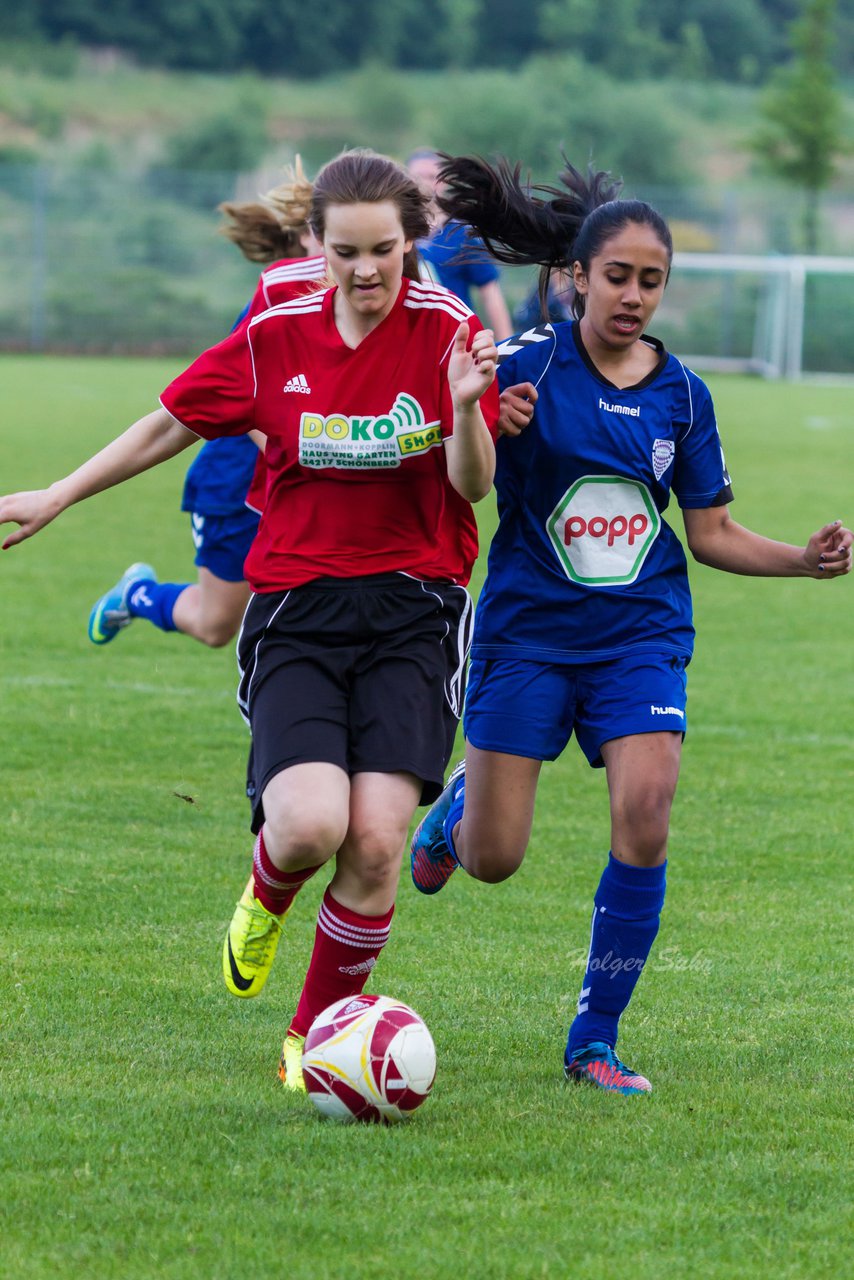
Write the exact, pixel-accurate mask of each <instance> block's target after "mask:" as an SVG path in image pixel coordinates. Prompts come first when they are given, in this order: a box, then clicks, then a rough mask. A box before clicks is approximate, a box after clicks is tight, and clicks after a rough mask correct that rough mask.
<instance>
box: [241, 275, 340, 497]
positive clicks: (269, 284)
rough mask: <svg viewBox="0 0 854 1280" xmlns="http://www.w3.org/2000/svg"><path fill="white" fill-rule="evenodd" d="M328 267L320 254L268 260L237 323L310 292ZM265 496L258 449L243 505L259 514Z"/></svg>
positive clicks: (263, 467) (263, 468)
mask: <svg viewBox="0 0 854 1280" xmlns="http://www.w3.org/2000/svg"><path fill="white" fill-rule="evenodd" d="M328 270H329V268H328V267H327V265H326V259H325V257H324V256H323V254H320V255H317V256H315V257H312V258H280V259H279V261H278V262H273V263H271V265H270V266H269V267H265V268H264V270H263V271H262V272H261V275H260V277H259V279H258V284H257V285H256V286H255V292H254V294H253V295H252V301H251V302H250V303H249V306H248V307H247V309H246V315H245V316H244V317H243V320H242V321H241V323H242V324H244V325H246V324H248V323H249V321H250V320H252V319H253V318H254V317H255V316H257V315H260V314H261V312H262V311H266V310H267V309H268V307H275V306H278V304H279V303H280V302H289V301H290V300H291V298H299V297H302V296H303V295H304V294H306V293H311V292H313V291H314V290H315V289H317V287H318V285H319V282H320V281H322V280H323V278H324V276H325V275H326V274H327V271H328ZM266 498H267V464H266V463H265V461H264V454H263V453H261V452H260V451H259V453H258V461H257V462H256V464H255V472H254V475H253V476H252V483H251V484H250V486H249V492H248V493H247V494H246V505H247V507H249V508H250V510H252V511H257V512H258V513H259V514H260V513H261V511H263V509H264V503H265V501H266Z"/></svg>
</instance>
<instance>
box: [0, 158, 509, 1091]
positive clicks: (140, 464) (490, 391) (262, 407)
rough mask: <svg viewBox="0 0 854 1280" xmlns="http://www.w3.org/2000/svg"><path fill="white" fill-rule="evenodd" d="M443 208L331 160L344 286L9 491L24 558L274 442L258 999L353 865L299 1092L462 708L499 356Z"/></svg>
mask: <svg viewBox="0 0 854 1280" xmlns="http://www.w3.org/2000/svg"><path fill="white" fill-rule="evenodd" d="M425 206H426V201H425V198H424V196H423V195H422V194H421V192H420V191H419V189H418V187H417V186H416V184H415V183H414V182H413V181H412V179H411V178H410V177H409V176H408V175H407V173H406V172H405V170H403V169H401V168H400V166H398V165H396V164H395V163H394V162H393V161H391V160H388V159H386V158H385V157H383V156H378V155H376V154H375V153H373V152H368V151H353V152H345V153H344V154H343V155H341V156H339V157H338V158H337V159H335V160H333V161H331V162H330V163H329V164H328V165H326V166H325V168H324V169H322V170H321V172H320V174H319V175H318V177H317V179H316V181H315V184H314V194H313V197H312V206H311V214H310V224H311V226H312V228H313V230H314V231H315V233H316V235H317V236H318V237H319V239H320V240H321V241H322V244H323V250H324V253H325V255H326V259H327V262H328V264H329V269H330V274H331V277H332V279H333V281H334V283H333V285H332V287H330V288H328V289H325V290H321V291H318V292H317V293H316V294H313V295H309V296H306V297H303V298H299V299H295V300H293V301H290V302H286V303H283V304H282V305H281V306H277V307H273V308H272V309H270V310H267V311H265V312H263V313H262V314H261V315H259V316H256V317H255V318H254V319H253V320H252V321H251V322H250V323H249V324H248V325H247V326H246V327H245V328H243V329H241V330H239V331H237V332H235V333H234V334H232V335H231V336H230V337H228V338H227V339H225V341H224V342H222V343H220V344H219V345H218V346H217V347H214V348H212V349H211V350H210V351H207V352H205V353H204V354H203V355H201V356H200V357H199V358H198V359H197V360H196V361H195V362H194V364H193V365H192V366H191V367H190V368H189V369H188V370H186V371H185V373H183V374H181V375H180V376H179V377H178V378H177V379H176V380H175V381H174V382H173V383H172V384H171V385H170V386H169V387H168V388H167V389H166V391H165V392H164V393H163V396H162V401H161V403H162V408H163V409H165V410H167V411H168V422H167V423H166V424H164V421H163V412H162V409H158V410H155V412H154V413H152V414H149V415H148V416H147V417H144V418H142V419H140V420H139V421H138V422H137V423H135V424H134V425H133V426H132V427H130V428H129V429H128V430H127V431H126V432H125V433H124V434H123V435H122V436H120V437H118V439H117V440H114V441H113V442H112V444H110V445H108V446H107V447H106V448H105V449H103V450H101V452H100V453H98V454H96V455H95V456H94V457H93V458H91V459H90V460H89V461H88V462H86V463H84V464H83V466H82V467H80V468H79V469H78V470H77V471H75V472H73V473H72V474H71V475H70V476H67V477H66V478H65V479H63V480H60V481H58V482H56V483H55V484H53V485H51V486H50V487H49V488H48V489H44V490H38V491H35V492H29V493H18V494H14V495H11V496H10V497H6V498H0V523H2V522H5V521H11V522H14V523H16V524H18V525H19V526H20V527H19V528H18V529H17V530H15V531H14V532H13V533H11V534H10V535H9V536H8V537H7V538H6V541H5V543H4V547H10V546H13V545H15V544H16V543H18V542H21V541H23V540H24V539H25V538H27V537H30V536H31V535H32V534H33V533H35V532H36V531H37V530H38V529H40V528H42V527H43V526H44V525H46V524H47V523H48V522H49V521H50V520H52V519H53V518H54V517H55V516H57V515H59V513H60V512H61V511H63V510H65V508H66V507H68V506H70V505H71V504H72V503H75V502H79V501H80V500H81V499H83V498H86V497H89V496H91V495H92V494H94V493H98V492H100V491H101V490H103V489H106V488H109V487H110V486H111V485H114V484H118V483H120V482H121V481H123V480H126V479H128V478H129V477H130V476H133V475H137V474H139V473H140V472H142V471H145V470H147V469H148V468H149V467H152V466H154V465H156V464H157V463H159V462H162V461H165V460H166V459H167V458H170V457H173V456H175V455H176V454H177V453H179V452H181V450H183V449H185V448H187V447H188V445H190V444H192V443H193V442H194V441H195V440H196V438H197V437H198V436H202V437H203V438H205V439H215V438H219V437H227V436H232V435H240V434H243V433H245V432H247V431H248V430H250V429H256V430H258V431H260V432H261V433H262V434H263V435H265V436H266V438H267V446H266V460H267V466H268V471H269V484H268V489H267V495H266V503H265V507H264V512H263V514H262V517H261V523H260V527H259V531H258V536H257V538H256V539H255V542H254V543H253V546H252V549H251V551H250V554H249V556H248V558H247V561H246V576H247V579H248V580H249V582H250V585H251V586H252V588H253V593H254V594H253V596H252V598H251V600H250V603H249V606H248V608H247V612H246V618H245V620H244V625H243V628H242V631H241V635H240V639H239V641H238V659H239V665H240V669H241V684H240V692H239V695H238V696H239V701H240V705H241V708H242V710H243V712H244V714H245V715H246V717H247V719H248V720H249V723H250V725H251V728H252V738H253V746H252V756H251V759H250V769H249V779H248V788H247V790H248V793H249V796H250V799H251V801H252V804H253V821H252V827H253V831H254V832H256V833H257V840H256V844H255V851H254V860H253V873H252V875H251V877H250V879H249V883H248V884H247V886H246V889H245V891H244V893H243V896H242V897H241V899H240V901H239V903H238V905H237V908H236V910H235V913H234V917H233V919H232V922H231V925H230V927H229V930H228V934H227V936H226V939H225V943H224V948H223V974H224V977H225V981H226V985H227V986H228V988H229V990H230V991H232V992H233V993H234V994H235V995H239V996H244V997H245V996H254V995H256V994H257V993H258V992H259V991H260V990H261V987H262V986H263V984H264V982H265V981H266V978H267V975H268V974H269V971H270V967H271V965H272V961H273V956H274V954H275V950H276V946H277V944H278V940H279V936H280V933H281V930H282V925H283V922H284V919H285V916H286V914H287V912H288V911H289V910H290V908H291V905H292V903H293V901H294V898H295V896H296V895H297V893H298V892H299V890H300V888H301V887H302V885H303V884H304V883H305V882H306V881H307V880H308V879H309V878H310V877H311V876H313V875H314V873H315V872H316V871H317V870H318V868H319V867H320V866H322V865H323V864H324V863H326V862H327V861H329V860H330V859H331V858H333V857H334V858H335V862H336V865H335V871H334V874H333V877H332V880H331V882H330V884H329V887H328V889H327V890H326V892H325V894H324V896H323V901H322V904H321V907H320V912H319V917H318V925H317V932H316V936H315V945H314V951H313V954H312V957H311V961H310V964H309V968H308V973H307V975H306V978H305V983H304V986H303V989H302V993H301V996H300V999H299V1002H298V1006H297V1010H296V1014H295V1016H294V1018H293V1020H292V1022H291V1024H290V1027H289V1028H288V1033H287V1036H286V1038H285V1043H284V1047H283V1052H282V1059H281V1066H280V1075H281V1078H282V1080H283V1082H284V1083H285V1085H286V1086H287V1087H288V1088H291V1089H301V1088H304V1084H303V1081H302V1070H301V1053H302V1041H303V1038H304V1036H305V1033H306V1031H307V1030H308V1028H309V1026H310V1025H311V1022H312V1021H313V1019H314V1018H315V1017H316V1015H317V1014H318V1013H320V1012H321V1011H322V1010H323V1009H324V1008H326V1007H327V1006H328V1005H329V1004H331V1003H332V1002H333V1001H335V1000H338V999H341V998H343V997H345V996H348V995H356V994H358V993H359V992H361V991H362V989H363V987H364V984H365V981H366V979H367V977H368V975H369V974H370V972H371V970H372V969H373V967H374V965H375V964H376V961H377V958H378V956H379V953H380V951H381V950H382V948H383V946H384V944H385V942H386V941H387V939H388V935H389V930H390V926H391V918H392V913H393V910H394V899H395V893H396V887H397V881H398V875H399V869H400V861H401V854H402V849H403V844H404V840H405V837H406V832H407V829H408V826H409V822H410V819H411V817H412V814H413V813H414V811H415V808H416V806H417V805H418V804H419V803H422V804H423V803H430V802H431V801H432V800H434V799H435V798H436V797H437V796H438V795H439V794H440V792H441V789H442V784H443V774H444V768H445V766H446V764H447V761H448V758H449V756H450V752H451V748H452V745H453V738H454V732H455V729H456V725H457V721H458V717H459V713H460V703H461V694H462V681H463V668H464V664H465V658H466V654H467V649H468V639H469V631H470V622H471V602H470V599H469V596H468V593H467V591H466V589H465V587H466V583H467V581H468V578H469V574H470V572H471V568H472V565H473V563H474V560H475V556H476V554H477V531H476V525H475V521H474V515H473V512H472V508H471V503H472V502H476V501H478V500H479V499H480V498H482V497H484V496H485V495H486V494H487V493H488V492H489V489H490V487H491V484H492V478H493V472H494V465H495V450H494V434H495V429H496V428H495V422H496V418H497V412H498V395H497V390H496V387H495V384H494V379H495V367H496V356H497V352H496V349H495V345H494V341H493V335H492V333H491V332H490V331H489V330H484V329H482V328H481V326H480V322H479V321H478V320H477V319H476V317H474V316H473V315H472V314H471V312H470V311H469V310H468V308H467V307H465V306H464V304H463V303H461V302H460V300H459V299H458V298H456V297H455V296H454V295H453V294H451V293H449V292H448V291H447V290H445V289H442V288H441V287H440V286H437V285H432V284H422V283H420V282H419V281H418V268H417V258H416V251H415V242H416V241H417V240H418V239H419V238H421V237H423V236H425V235H426V234H427V215H426V207H425Z"/></svg>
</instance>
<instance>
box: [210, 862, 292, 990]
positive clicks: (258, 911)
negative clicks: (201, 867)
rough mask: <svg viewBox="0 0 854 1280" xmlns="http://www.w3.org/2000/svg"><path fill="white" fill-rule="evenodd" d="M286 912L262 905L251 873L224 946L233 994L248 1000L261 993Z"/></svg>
mask: <svg viewBox="0 0 854 1280" xmlns="http://www.w3.org/2000/svg"><path fill="white" fill-rule="evenodd" d="M286 915H287V912H284V913H283V914H282V915H280V916H277V915H274V914H273V913H272V911H268V910H267V908H266V907H262V906H261V903H260V902H259V901H258V899H257V898H256V897H255V881H254V880H253V878H252V876H250V877H249V883H248V884H247V886H246V888H245V889H244V890H243V896H242V898H241V899H240V901H239V902H238V904H237V906H236V907H235V910H234V915H233V916H232V918H231V924H230V925H229V926H228V933H227V934H226V935H225V942H224V944H223V948H222V976H223V977H224V978H225V985H226V986H227V987H228V989H229V991H230V992H231V994H232V995H234V996H242V997H243V998H244V999H246V998H248V997H249V996H257V995H258V992H259V991H260V990H261V988H262V987H263V985H264V983H265V982H266V981H267V975H268V974H269V972H270V969H271V968H272V965H273V960H274V959H275V956H276V948H277V946H278V945H279V936H280V934H281V932H282V922H283V921H284V919H285V916H286Z"/></svg>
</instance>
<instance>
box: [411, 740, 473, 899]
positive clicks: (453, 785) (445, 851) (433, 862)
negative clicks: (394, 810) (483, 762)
mask: <svg viewBox="0 0 854 1280" xmlns="http://www.w3.org/2000/svg"><path fill="white" fill-rule="evenodd" d="M465 777H466V765H465V761H464V760H461V761H460V763H459V764H458V765H457V767H456V769H454V770H453V771H452V773H451V776H450V777H449V778H448V781H447V783H446V784H445V789H444V791H443V792H442V794H441V795H440V796H439V799H438V800H436V801H435V802H434V804H432V805H431V807H430V808H429V809H428V810H427V813H426V815H425V817H424V818H423V819H422V821H421V824H420V825H419V826H418V828H417V829H416V832H415V835H414V836H413V837H412V844H411V845H410V847H409V866H410V870H411V872H412V882H413V884H414V885H415V888H416V889H418V890H419V891H420V892H421V893H438V892H439V890H440V889H442V888H443V887H444V886H445V885H446V884H447V883H448V881H449V880H450V878H451V876H452V875H453V873H454V872H455V871H456V869H457V867H458V866H459V865H460V864H459V862H458V861H457V859H456V857H455V856H454V854H453V853H452V852H451V850H450V849H449V848H448V842H447V840H446V839H445V833H444V831H443V829H442V828H443V826H444V823H445V819H446V818H447V816H448V810H449V809H450V807H451V805H452V804H453V802H454V800H455V799H456V797H457V795H458V793H459V790H460V787H461V786H462V785H463V784H464V783H465Z"/></svg>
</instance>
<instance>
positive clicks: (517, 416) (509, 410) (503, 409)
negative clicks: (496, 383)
mask: <svg viewBox="0 0 854 1280" xmlns="http://www.w3.org/2000/svg"><path fill="white" fill-rule="evenodd" d="M538 394H539V392H538V391H537V388H536V387H535V386H534V384H533V382H519V383H517V384H516V386H515V387H507V388H506V390H504V391H502V392H501V396H500V397H499V401H498V403H499V414H498V431H499V434H500V435H502V436H518V435H521V433H522V432H523V431H524V430H525V428H526V427H527V425H528V423H529V422H530V421H531V418H532V417H533V416H534V405H535V404H536V403H537V396H538Z"/></svg>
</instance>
